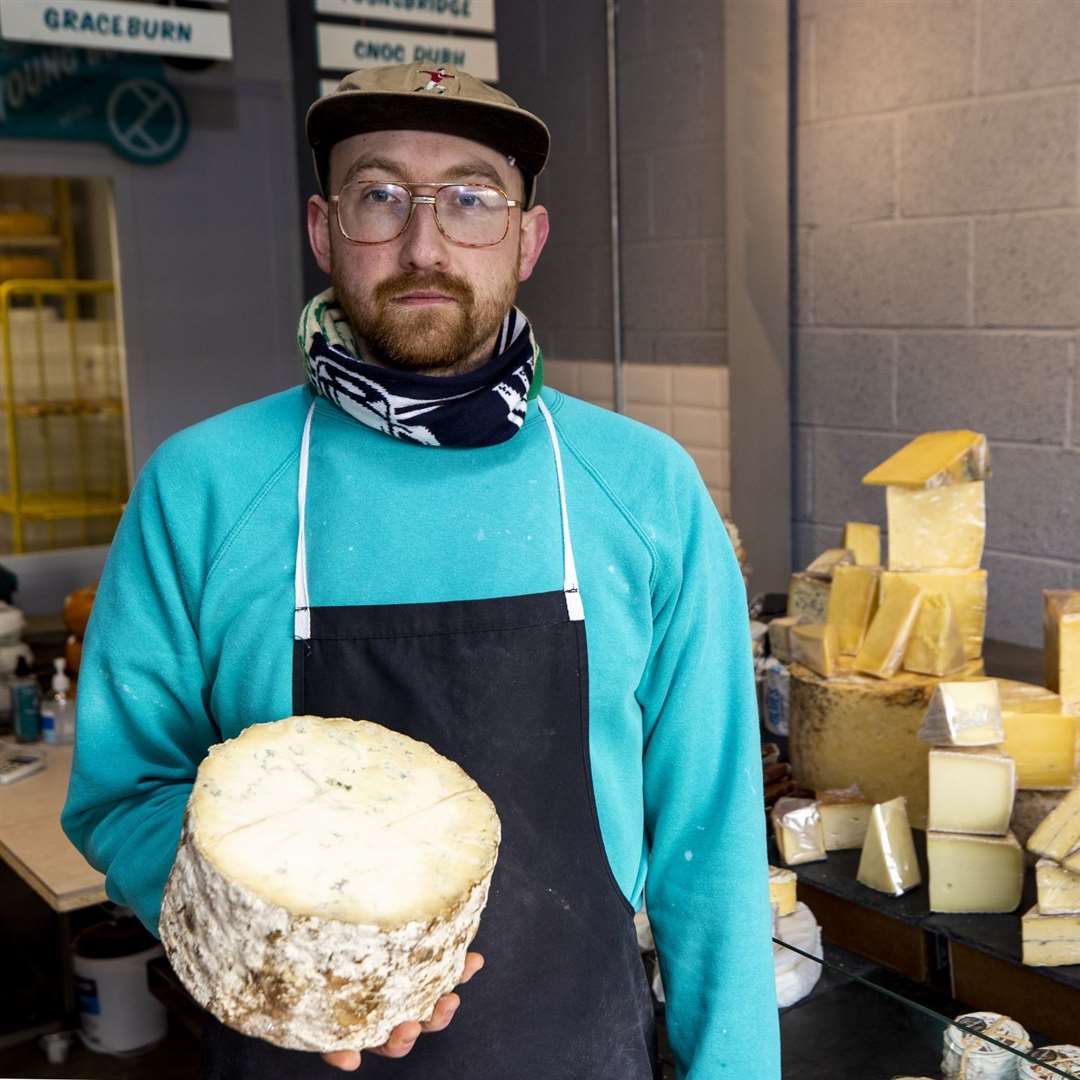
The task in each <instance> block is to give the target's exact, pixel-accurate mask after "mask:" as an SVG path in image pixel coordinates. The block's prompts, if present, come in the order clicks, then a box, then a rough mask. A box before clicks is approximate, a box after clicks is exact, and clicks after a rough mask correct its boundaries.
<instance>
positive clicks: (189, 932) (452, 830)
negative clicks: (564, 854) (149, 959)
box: [160, 716, 500, 1051]
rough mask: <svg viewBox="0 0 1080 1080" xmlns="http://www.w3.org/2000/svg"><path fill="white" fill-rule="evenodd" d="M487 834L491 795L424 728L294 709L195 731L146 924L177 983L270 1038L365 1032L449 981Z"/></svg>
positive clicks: (487, 865)
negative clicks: (175, 835)
mask: <svg viewBox="0 0 1080 1080" xmlns="http://www.w3.org/2000/svg"><path fill="white" fill-rule="evenodd" d="M499 840H500V825H499V818H498V815H497V814H496V812H495V807H494V805H493V804H492V802H491V800H490V799H489V798H488V797H487V796H486V795H485V794H484V793H483V792H482V791H481V790H480V789H479V788H478V787H477V785H476V783H475V782H474V781H473V780H471V779H470V778H469V776H468V775H467V774H466V773H465V772H464V771H463V770H462V769H461V768H460V767H459V766H458V765H456V764H454V762H452V761H449V760H447V759H446V758H444V757H442V756H441V755H439V754H437V753H436V752H435V751H434V750H433V749H432V748H431V747H430V746H428V745H427V744H426V743H422V742H418V741H416V740H415V739H411V738H409V737H407V736H405V735H401V734H399V733H397V732H394V731H390V730H388V729H387V728H384V727H381V726H379V725H378V724H372V723H368V722H366V721H362V720H358V721H354V720H348V719H344V718H338V719H324V718H322V717H315V716H298V717H297V716H294V717H290V718H288V719H286V720H279V721H277V722H276V723H269V724H256V725H253V726H252V727H249V728H247V729H246V730H245V731H244V732H243V733H242V734H241V735H239V736H238V737H237V738H235V739H230V740H229V741H227V742H225V743H222V744H220V745H218V746H214V747H212V748H211V750H210V753H209V755H208V756H207V758H206V759H205V760H204V761H203V763H202V764H201V765H200V767H199V772H198V777H197V779H196V782H195V787H194V790H193V791H192V793H191V797H190V799H189V801H188V806H187V812H186V814H185V817H184V826H183V832H182V836H181V840H180V846H179V848H178V850H177V855H176V861H175V863H174V865H173V869H172V873H171V874H170V876H169V881H168V884H167V886H166V889H165V897H164V902H163V904H162V910H161V925H160V929H161V938H162V942H163V944H164V945H165V949H166V952H167V954H168V956H169V960H170V962H171V963H172V965H173V968H174V969H175V970H176V972H177V975H178V976H179V977H180V979H181V981H182V982H183V983H184V985H185V986H186V987H187V988H188V990H189V991H190V993H191V994H192V996H193V997H194V998H195V999H196V1001H198V1002H199V1004H200V1005H202V1006H203V1007H204V1008H206V1009H208V1010H209V1011H210V1012H211V1013H213V1014H214V1015H215V1016H216V1017H218V1019H220V1020H221V1021H222V1022H223V1023H226V1024H228V1025H229V1026H231V1027H233V1028H235V1029H236V1030H238V1031H241V1032H243V1033H244V1034H247V1035H254V1036H258V1037H259V1038H263V1039H266V1040H267V1041H269V1042H272V1043H275V1044H276V1045H278V1046H284V1047H290V1048H294V1049H307V1050H317V1051H328V1050H337V1049H362V1048H364V1047H370V1046H379V1045H381V1044H382V1043H383V1042H385V1041H386V1038H387V1037H388V1035H389V1034H390V1032H391V1031H392V1030H393V1028H394V1027H395V1026H396V1025H397V1024H399V1023H401V1022H403V1021H405V1020H424V1019H427V1018H428V1017H430V1015H431V1012H432V1010H433V1008H434V1006H435V1003H436V1002H437V1001H438V999H439V998H440V997H441V996H442V995H443V994H445V993H447V992H449V991H450V990H452V989H453V987H454V986H455V984H456V983H457V981H458V980H459V978H460V976H461V973H462V970H463V968H464V964H465V952H466V949H467V948H468V945H469V942H471V941H472V939H473V937H474V936H475V934H476V930H477V927H478V925H479V921H480V913H481V912H482V911H483V909H484V905H485V904H486V902H487V895H488V888H489V886H490V883H491V876H492V873H493V871H494V869H495V860H496V857H497V855H498V847H499Z"/></svg>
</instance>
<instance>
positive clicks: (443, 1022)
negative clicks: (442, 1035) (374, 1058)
mask: <svg viewBox="0 0 1080 1080" xmlns="http://www.w3.org/2000/svg"><path fill="white" fill-rule="evenodd" d="M483 966H484V958H483V957H482V956H481V955H480V954H479V953H475V952H471V953H468V954H466V956H465V970H464V971H463V972H462V973H461V981H460V982H459V983H458V986H463V985H464V984H465V983H467V982H468V981H469V980H470V979H471V978H472V977H473V976H474V975H475V974H476V973H477V972H478V971H479V970H480V969H481V968H482V967H483ZM460 1004H461V998H459V997H458V996H457V994H443V996H442V997H441V998H439V1000H438V1001H437V1002H436V1003H435V1009H434V1011H433V1012H432V1014H431V1019H430V1020H428V1021H426V1022H424V1023H420V1022H418V1021H416V1020H406V1021H405V1022H404V1023H403V1024H398V1026H397V1027H396V1028H394V1030H393V1031H391V1032H390V1038H388V1039H387V1040H386V1042H384V1043H383V1044H382V1046H375V1047H372V1048H371V1050H370V1051H369V1052H370V1053H372V1054H381V1055H382V1056H383V1057H391V1058H400V1057H404V1056H405V1055H406V1054H407V1053H408V1052H409V1051H410V1050H411V1049H412V1048H413V1044H414V1043H415V1042H416V1040H417V1039H418V1038H420V1036H421V1035H422V1034H424V1033H425V1032H428V1031H442V1030H443V1028H445V1027H446V1026H447V1025H448V1024H449V1023H450V1021H451V1020H452V1019H453V1018H454V1013H455V1012H457V1007H458V1006H459V1005H460ZM322 1059H323V1061H325V1062H326V1063H327V1064H328V1065H334V1066H336V1067H337V1068H339V1069H344V1070H345V1072H353V1071H354V1070H355V1069H358V1068H360V1051H359V1050H333V1051H331V1052H330V1053H329V1054H323V1056H322Z"/></svg>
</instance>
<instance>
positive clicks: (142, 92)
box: [105, 78, 188, 165]
mask: <svg viewBox="0 0 1080 1080" xmlns="http://www.w3.org/2000/svg"><path fill="white" fill-rule="evenodd" d="M105 122H106V125H107V127H108V132H109V142H110V143H111V144H112V146H113V147H115V148H116V150H117V151H118V152H119V153H120V154H122V155H123V156H124V157H126V158H127V159H128V160H129V161H134V162H137V163H138V164H140V165H160V164H161V163H163V162H166V161H169V160H170V159H171V158H174V157H175V156H176V155H177V154H178V153H179V152H180V150H181V148H182V147H183V145H184V143H185V142H186V140H187V133H188V117H187V110H185V108H184V103H183V101H182V100H181V98H180V95H179V94H177V93H176V91H175V90H173V88H172V87H171V86H169V85H168V84H167V83H164V82H159V81H158V80H156V79H146V78H131V79H124V80H123V81H121V82H118V83H117V84H116V85H115V86H114V87H113V88H112V91H111V93H110V94H109V97H108V100H107V102H106V103H105Z"/></svg>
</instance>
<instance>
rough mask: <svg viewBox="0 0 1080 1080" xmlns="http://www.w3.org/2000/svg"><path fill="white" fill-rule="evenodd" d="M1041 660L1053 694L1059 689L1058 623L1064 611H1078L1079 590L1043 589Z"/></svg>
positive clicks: (1079, 604)
mask: <svg viewBox="0 0 1080 1080" xmlns="http://www.w3.org/2000/svg"><path fill="white" fill-rule="evenodd" d="M1042 596H1043V658H1044V660H1045V661H1046V685H1047V687H1048V688H1049V689H1051V690H1053V691H1054V692H1055V693H1057V692H1058V690H1059V689H1060V688H1061V647H1060V644H1059V639H1058V629H1059V624H1058V621H1059V619H1060V618H1061V616H1062V614H1063V613H1064V612H1066V611H1080V589H1043V593H1042Z"/></svg>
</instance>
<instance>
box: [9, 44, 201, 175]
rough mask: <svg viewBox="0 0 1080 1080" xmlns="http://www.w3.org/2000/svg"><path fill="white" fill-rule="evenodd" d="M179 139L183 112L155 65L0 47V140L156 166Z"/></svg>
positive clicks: (98, 54)
mask: <svg viewBox="0 0 1080 1080" xmlns="http://www.w3.org/2000/svg"><path fill="white" fill-rule="evenodd" d="M187 133H188V116H187V110H186V109H185V108H184V103H183V100H182V99H181V97H180V95H179V94H178V93H177V92H176V90H175V89H173V87H171V86H170V85H169V84H168V83H167V82H166V81H165V73H164V68H163V66H162V63H161V61H160V60H156V59H154V58H152V57H142V56H138V57H136V56H131V55H130V54H123V53H116V52H103V51H97V50H90V49H71V48H63V49H60V48H44V47H42V46H39V45H13V44H9V43H7V42H4V41H0V138H30V139H74V140H78V141H84V142H104V143H107V144H108V145H109V146H111V147H112V148H113V149H114V150H115V151H116V152H117V153H119V154H121V155H123V156H124V157H126V158H127V159H128V160H129V161H134V162H137V163H138V164H142V165H158V164H161V163H163V162H166V161H169V160H170V159H172V158H174V157H175V156H176V155H177V154H178V153H179V152H180V150H181V149H182V148H183V145H184V143H185V141H186V140H187Z"/></svg>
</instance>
